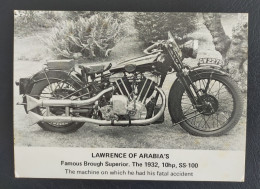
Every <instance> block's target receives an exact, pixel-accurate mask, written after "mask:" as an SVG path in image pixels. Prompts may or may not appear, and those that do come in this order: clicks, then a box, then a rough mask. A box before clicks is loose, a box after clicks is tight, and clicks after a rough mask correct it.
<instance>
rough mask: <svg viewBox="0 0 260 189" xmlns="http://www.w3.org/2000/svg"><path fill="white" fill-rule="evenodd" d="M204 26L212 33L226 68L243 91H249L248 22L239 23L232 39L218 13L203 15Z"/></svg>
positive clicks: (233, 31) (234, 29)
mask: <svg viewBox="0 0 260 189" xmlns="http://www.w3.org/2000/svg"><path fill="white" fill-rule="evenodd" d="M203 18H204V24H205V26H206V27H207V29H208V30H209V31H210V33H211V36H212V38H213V43H214V45H215V49H216V50H217V51H219V52H220V54H221V55H222V59H223V61H224V62H225V65H226V66H225V68H226V69H227V71H228V72H229V73H230V74H231V76H232V78H233V79H234V80H235V81H236V82H237V83H238V85H239V87H240V89H241V90H242V91H244V92H245V91H246V90H247V58H248V57H247V47H248V45H247V22H239V23H238V24H237V25H236V26H235V27H234V28H233V30H232V39H230V38H229V37H228V36H227V35H226V33H225V31H224V29H223V26H222V23H221V15H220V14H218V13H205V14H203Z"/></svg>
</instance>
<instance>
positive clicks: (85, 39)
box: [46, 13, 125, 59]
mask: <svg viewBox="0 0 260 189" xmlns="http://www.w3.org/2000/svg"><path fill="white" fill-rule="evenodd" d="M124 35H125V30H124V27H123V25H122V24H121V23H120V22H119V21H118V19H116V18H114V17H113V15H112V13H106V14H104V13H101V14H99V13H97V14H94V15H92V16H90V17H89V18H87V17H85V18H84V17H81V16H79V18H78V19H72V20H65V21H63V22H61V23H60V24H58V25H57V26H56V27H55V28H54V29H53V31H52V35H51V37H50V39H48V40H47V41H46V42H47V45H48V47H49V48H50V49H51V51H52V52H53V53H54V54H55V56H56V57H57V58H72V59H79V58H84V59H93V58H96V57H101V58H103V57H105V56H106V55H108V53H109V52H110V51H111V49H112V48H113V47H114V46H115V44H116V43H117V42H118V41H119V40H120V39H122V38H123V37H124Z"/></svg>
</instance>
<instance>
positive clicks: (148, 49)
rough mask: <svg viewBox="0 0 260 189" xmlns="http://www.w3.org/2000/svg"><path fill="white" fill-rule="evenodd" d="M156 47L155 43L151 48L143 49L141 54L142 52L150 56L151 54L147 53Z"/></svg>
mask: <svg viewBox="0 0 260 189" xmlns="http://www.w3.org/2000/svg"><path fill="white" fill-rule="evenodd" d="M157 46H158V44H157V43H154V44H153V45H151V46H149V47H148V48H146V49H144V51H143V52H144V53H145V54H152V53H150V52H149V51H150V50H152V49H153V48H155V47H157Z"/></svg>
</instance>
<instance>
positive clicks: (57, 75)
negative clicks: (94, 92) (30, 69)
mask: <svg viewBox="0 0 260 189" xmlns="http://www.w3.org/2000/svg"><path fill="white" fill-rule="evenodd" d="M46 76H47V78H48V79H56V80H61V81H62V80H66V79H72V80H73V81H75V83H77V84H78V85H80V86H83V82H82V81H81V80H80V79H79V78H78V77H76V76H73V75H71V74H70V72H68V71H65V70H41V71H39V72H38V73H36V74H34V75H33V76H32V77H30V78H28V79H27V82H25V83H24V84H23V83H20V87H22V88H23V89H24V90H23V92H22V94H30V92H31V91H32V88H33V86H34V85H35V84H36V83H38V82H40V81H42V80H46V79H47V78H46ZM21 85H23V86H21Z"/></svg>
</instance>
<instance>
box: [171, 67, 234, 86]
mask: <svg viewBox="0 0 260 189" xmlns="http://www.w3.org/2000/svg"><path fill="white" fill-rule="evenodd" d="M203 73H209V74H217V75H222V76H229V74H228V73H227V72H226V71H225V70H224V69H221V68H220V67H219V66H198V67H194V68H191V69H190V71H189V76H190V77H193V76H197V75H199V74H203ZM179 84H181V82H180V79H179V78H178V76H177V79H176V80H175V81H174V83H173V84H172V87H171V88H175V87H176V86H177V85H179Z"/></svg>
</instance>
